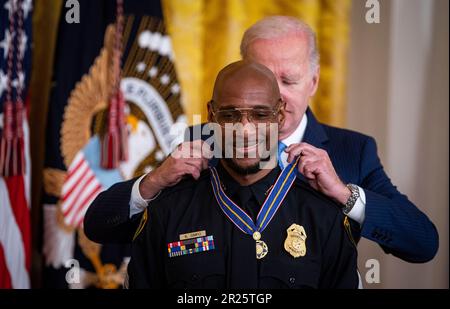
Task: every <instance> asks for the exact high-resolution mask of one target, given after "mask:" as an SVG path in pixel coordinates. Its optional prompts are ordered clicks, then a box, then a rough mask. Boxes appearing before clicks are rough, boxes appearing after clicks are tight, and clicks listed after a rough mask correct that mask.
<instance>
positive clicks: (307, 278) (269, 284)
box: [260, 258, 320, 289]
mask: <svg viewBox="0 0 450 309" xmlns="http://www.w3.org/2000/svg"><path fill="white" fill-rule="evenodd" d="M260 274H261V281H260V282H261V283H260V285H261V287H262V288H280V289H317V288H318V287H319V277H320V265H319V264H318V263H316V262H314V261H311V260H307V259H302V258H298V259H294V258H292V261H290V260H286V259H285V258H274V259H271V260H266V261H264V262H263V263H261V269H260Z"/></svg>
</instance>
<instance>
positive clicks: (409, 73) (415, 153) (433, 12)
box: [347, 0, 449, 288]
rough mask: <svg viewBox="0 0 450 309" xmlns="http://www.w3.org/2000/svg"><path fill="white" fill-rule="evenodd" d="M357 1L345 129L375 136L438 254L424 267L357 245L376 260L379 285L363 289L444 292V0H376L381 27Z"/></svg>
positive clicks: (361, 1) (374, 247) (446, 127)
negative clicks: (433, 234) (436, 239)
mask: <svg viewBox="0 0 450 309" xmlns="http://www.w3.org/2000/svg"><path fill="white" fill-rule="evenodd" d="M365 2H366V1H365V0H354V1H353V5H352V17H351V18H352V20H351V29H352V34H351V46H350V53H349V65H350V69H349V79H348V123H347V127H348V128H350V129H354V130H357V131H360V132H363V133H366V134H369V135H372V136H374V137H375V138H376V140H377V142H378V146H379V154H380V157H381V159H382V162H383V163H384V166H385V169H386V171H387V173H388V175H389V176H390V177H391V179H392V180H393V182H394V184H396V185H397V186H398V188H399V189H400V191H402V192H403V193H405V194H407V195H408V196H409V198H410V199H411V200H412V201H413V202H414V203H415V204H416V205H418V207H419V208H420V209H421V210H422V211H424V212H425V213H426V214H427V215H428V216H429V217H430V219H431V220H432V221H433V222H434V223H435V225H436V226H437V228H438V231H439V236H440V249H439V252H438V255H437V256H436V258H435V259H434V260H433V261H431V262H429V263H426V264H410V263H406V262H403V261H401V260H399V259H397V258H395V257H392V256H390V255H386V254H384V253H383V251H382V250H381V249H380V248H379V247H378V246H377V245H376V244H374V243H372V242H369V241H367V240H362V241H361V243H360V245H359V254H360V258H359V262H360V270H361V272H362V275H363V277H364V273H365V271H366V269H365V267H364V264H365V261H366V260H367V259H370V258H376V259H378V260H379V261H380V267H381V277H380V279H381V282H380V284H371V285H369V284H365V287H366V288H448V274H449V273H448V241H449V240H448V234H449V232H448V218H449V213H448V208H449V199H448V195H449V194H448V185H449V181H448V176H449V175H448V170H449V164H448V163H449V153H448V130H449V125H448V124H449V119H448V115H449V109H448V108H449V96H448V82H449V78H448V66H449V63H448V56H449V51H448V22H449V21H448V0H380V1H379V2H380V9H381V14H380V23H379V24H368V23H366V21H365V13H366V10H367V8H365Z"/></svg>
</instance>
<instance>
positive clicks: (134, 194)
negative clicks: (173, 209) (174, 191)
mask: <svg viewBox="0 0 450 309" xmlns="http://www.w3.org/2000/svg"><path fill="white" fill-rule="evenodd" d="M145 176H147V174H144V175H142V176H141V177H139V178H138V179H137V180H136V181H135V182H134V184H133V188H132V189H131V198H130V218H131V217H132V216H134V215H135V214H138V213H141V212H143V211H144V210H145V208H147V206H148V203H149V202H151V201H153V200H154V199H156V198H157V197H158V195H159V194H160V193H161V191H159V192H158V193H157V194H156V195H155V196H154V197H153V198H151V199H148V200H145V199H144V198H143V197H142V195H141V192H139V185H140V183H141V180H142V179H144V177H145Z"/></svg>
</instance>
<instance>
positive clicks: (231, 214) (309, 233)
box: [128, 61, 358, 288]
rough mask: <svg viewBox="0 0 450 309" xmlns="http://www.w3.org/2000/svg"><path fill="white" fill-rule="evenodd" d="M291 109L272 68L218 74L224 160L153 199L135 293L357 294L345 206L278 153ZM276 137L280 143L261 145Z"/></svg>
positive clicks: (215, 101) (140, 237) (136, 261)
mask: <svg viewBox="0 0 450 309" xmlns="http://www.w3.org/2000/svg"><path fill="white" fill-rule="evenodd" d="M284 107H285V104H284V102H283V101H282V100H281V97H280V92H279V88H278V85H277V81H276V78H275V76H274V75H273V74H272V72H271V71H270V70H269V69H267V68H266V67H264V66H262V65H260V64H257V63H253V62H244V61H240V62H236V63H233V64H231V65H229V66H227V67H225V68H224V69H223V70H222V71H221V72H220V73H219V75H218V77H217V79H216V83H215V86H214V94H213V98H212V100H211V101H210V102H209V104H208V110H209V121H210V122H211V123H212V124H215V131H214V137H215V142H217V143H218V144H217V145H216V146H217V147H219V148H220V150H221V155H222V158H221V159H220V160H219V162H218V164H217V165H216V166H215V167H210V168H209V169H206V170H205V171H203V172H202V173H201V174H200V175H199V177H198V179H197V180H195V179H193V178H190V179H185V180H182V181H181V182H179V183H178V184H176V185H175V186H172V187H170V188H166V189H164V190H163V191H162V193H161V194H159V196H158V197H157V198H156V199H154V200H153V201H151V202H150V205H149V207H148V208H147V210H146V212H145V213H144V216H143V220H142V222H141V225H140V227H139V229H138V230H137V235H136V239H135V241H134V242H133V245H132V247H133V248H132V256H131V261H130V264H129V267H128V275H129V287H130V288H357V286H358V275H357V270H356V258H357V254H356V248H355V246H354V244H353V243H352V240H351V234H350V233H348V231H346V230H345V227H344V222H345V220H346V219H345V217H344V215H343V214H342V212H341V211H340V209H339V207H338V205H337V204H335V203H334V202H333V201H331V200H329V199H328V198H326V197H325V196H324V195H322V194H320V193H318V192H317V191H315V190H313V189H312V188H311V187H310V186H308V185H307V184H305V183H304V182H302V181H301V180H299V178H298V177H297V176H296V171H297V161H295V162H293V163H291V164H289V165H288V166H287V167H286V168H284V169H283V170H281V169H280V168H279V166H278V164H277V160H276V155H275V156H273V154H274V152H275V153H276V150H277V144H278V136H277V134H278V127H279V126H280V125H281V124H282V122H283V121H284V113H285V111H284ZM230 130H235V131H233V132H234V133H233V132H230ZM273 130H274V131H275V133H276V134H275V136H273V133H274V132H273ZM230 133H231V134H230ZM268 133H269V134H268ZM227 136H231V137H233V138H232V139H231V140H229V139H227ZM251 136H255V137H256V138H255V139H253V138H251ZM268 136H272V137H274V139H275V143H270V142H269V145H270V146H269V147H268V148H266V147H257V146H259V145H262V144H265V143H266V144H265V145H267V143H268V140H269V139H270V138H269V137H268ZM239 137H241V138H242V142H239ZM261 149H269V151H268V152H267V153H264V152H263V151H261ZM227 153H231V154H232V155H231V157H227V156H226V154H227ZM264 155H265V156H264ZM271 162H272V163H273V164H271ZM264 163H267V164H264Z"/></svg>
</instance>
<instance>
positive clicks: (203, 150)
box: [139, 140, 212, 199]
mask: <svg viewBox="0 0 450 309" xmlns="http://www.w3.org/2000/svg"><path fill="white" fill-rule="evenodd" d="M211 156H212V153H211V150H210V147H209V145H208V144H207V143H205V142H204V141H202V140H196V141H193V142H185V143H182V144H180V145H179V146H178V147H177V148H176V149H175V150H174V151H173V152H172V153H171V154H170V156H168V157H167V158H166V159H165V160H164V162H163V163H162V164H161V165H160V166H159V167H157V168H156V169H154V170H153V171H151V172H150V173H149V174H148V175H147V176H146V177H144V179H143V180H142V181H141V183H140V185H139V191H140V193H141V196H142V197H143V198H144V199H150V198H152V197H154V196H155V195H156V194H157V193H158V192H159V191H161V190H162V189H164V188H167V187H171V186H173V185H176V184H177V183H178V182H180V180H181V179H183V178H184V177H186V176H189V175H190V176H192V177H193V178H195V179H198V178H199V177H200V173H201V172H202V171H203V170H204V169H206V168H208V160H209V159H210V158H211Z"/></svg>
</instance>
